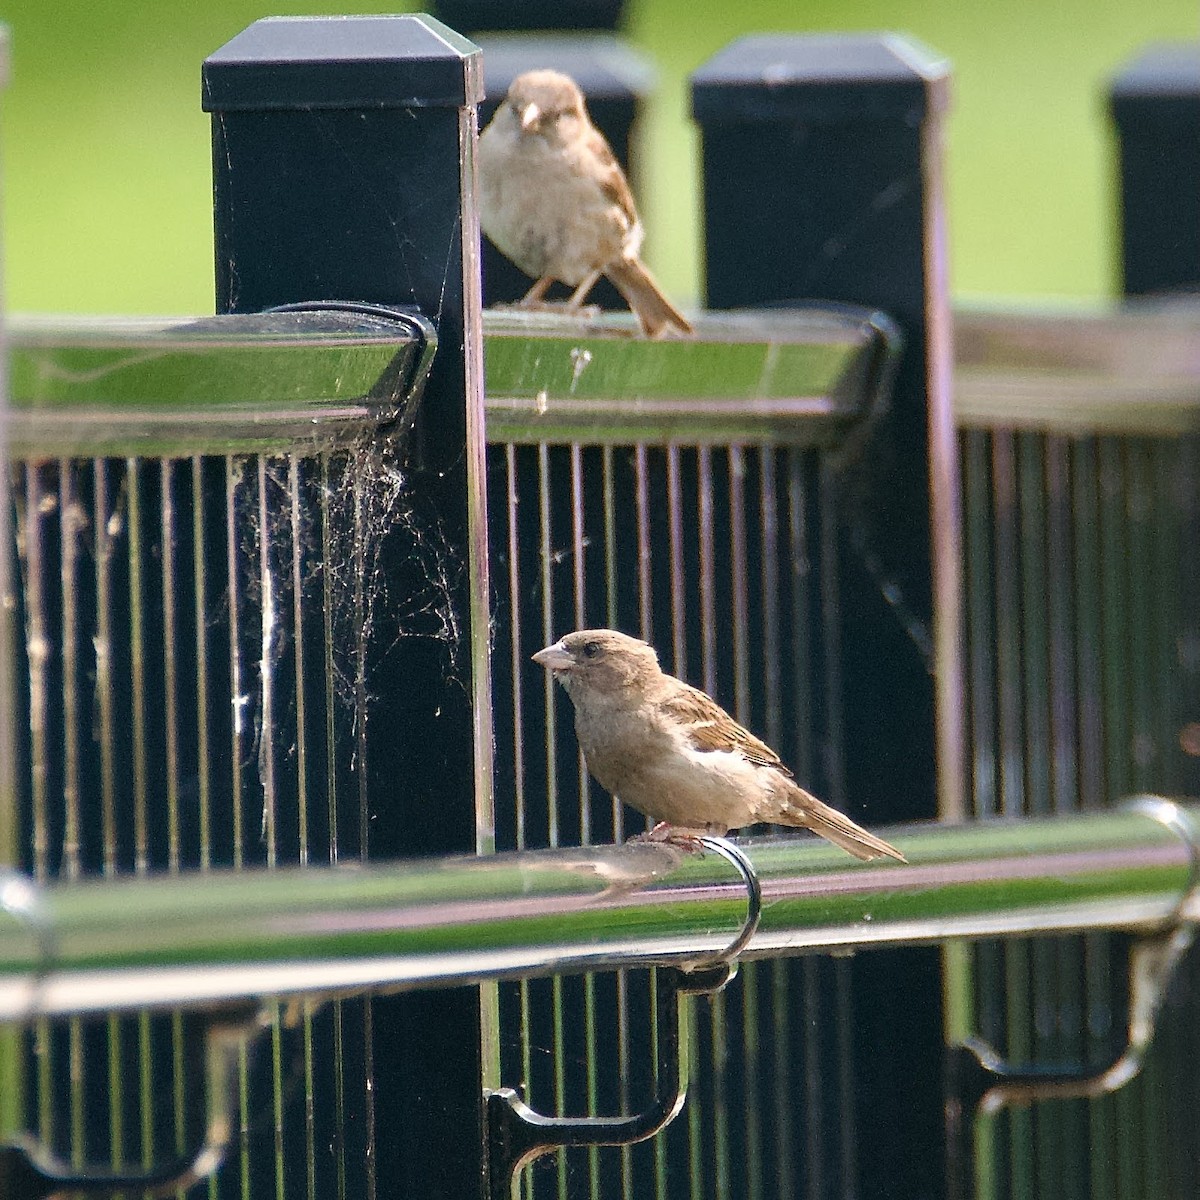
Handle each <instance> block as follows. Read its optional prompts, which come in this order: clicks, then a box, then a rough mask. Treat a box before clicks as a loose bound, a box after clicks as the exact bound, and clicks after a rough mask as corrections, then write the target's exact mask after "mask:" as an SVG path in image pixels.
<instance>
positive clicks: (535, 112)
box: [518, 104, 542, 133]
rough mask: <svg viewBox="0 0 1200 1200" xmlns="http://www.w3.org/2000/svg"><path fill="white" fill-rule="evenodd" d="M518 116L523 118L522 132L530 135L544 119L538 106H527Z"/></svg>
mask: <svg viewBox="0 0 1200 1200" xmlns="http://www.w3.org/2000/svg"><path fill="white" fill-rule="evenodd" d="M518 115H519V116H520V118H521V132H522V133H530V132H532V131H533V130H534V129H536V128H537V124H538V122H539V121H540V120H541V119H542V110H541V109H540V108H538V106H537V105H536V104H527V105H525V107H524V108H523V109H521V111H520V113H519V114H518Z"/></svg>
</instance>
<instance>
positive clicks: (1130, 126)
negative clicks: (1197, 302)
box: [1109, 42, 1200, 296]
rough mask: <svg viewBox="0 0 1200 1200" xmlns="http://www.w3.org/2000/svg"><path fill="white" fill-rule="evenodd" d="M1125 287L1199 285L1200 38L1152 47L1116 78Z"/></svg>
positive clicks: (1143, 290)
mask: <svg viewBox="0 0 1200 1200" xmlns="http://www.w3.org/2000/svg"><path fill="white" fill-rule="evenodd" d="M1109 104H1110V106H1111V109H1112V115H1113V120H1114V122H1115V123H1116V129H1117V148H1118V155H1119V161H1120V194H1119V196H1118V201H1119V204H1120V221H1121V224H1120V232H1121V262H1120V267H1121V289H1122V291H1123V292H1124V293H1125V294H1126V295H1127V296H1141V295H1145V294H1147V293H1157V292H1196V291H1200V42H1188V43H1174V44H1172V43H1160V44H1158V45H1153V46H1149V47H1147V48H1146V49H1145V50H1143V51H1142V52H1141V53H1139V54H1138V55H1137V56H1136V57H1135V58H1134V59H1133V60H1132V61H1131V62H1129V63H1128V64H1127V65H1126V66H1124V67H1123V68H1122V69H1121V70H1120V71H1119V72H1118V73H1117V75H1116V77H1115V78H1114V79H1113V81H1112V85H1111V88H1110V91H1109Z"/></svg>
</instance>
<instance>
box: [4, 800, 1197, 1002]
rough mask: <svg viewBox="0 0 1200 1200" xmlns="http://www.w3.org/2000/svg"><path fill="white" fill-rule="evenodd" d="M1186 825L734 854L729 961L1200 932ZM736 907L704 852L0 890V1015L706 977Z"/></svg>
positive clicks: (1029, 825) (1119, 816)
mask: <svg viewBox="0 0 1200 1200" xmlns="http://www.w3.org/2000/svg"><path fill="white" fill-rule="evenodd" d="M1198 817H1200V807H1196V808H1187V807H1183V806H1178V805H1175V804H1173V803H1171V802H1170V801H1166V800H1157V799H1149V798H1147V799H1144V800H1141V801H1138V802H1136V803H1135V804H1134V805H1132V806H1130V807H1127V808H1123V809H1121V810H1117V811H1112V812H1104V813H1089V814H1080V815H1077V816H1071V817H1055V818H1047V819H1031V820H1019V821H1018V820H1014V821H989V822H980V823H971V824H962V825H934V824H930V825H914V826H907V827H898V828H892V829H886V830H881V831H880V832H881V833H883V834H884V835H886V837H887V838H888V839H889V840H890V841H891V842H893V843H895V844H897V845H898V846H900V847H901V848H902V849H903V851H904V853H905V854H906V855H907V856H908V859H909V862H908V865H902V864H899V863H895V862H891V861H890V860H884V861H882V862H878V861H877V862H873V863H860V862H855V861H853V860H851V859H849V858H848V857H847V856H846V855H845V854H843V853H842V852H841V851H840V850H838V849H836V848H835V847H832V846H828V845H826V844H825V843H823V842H820V841H818V840H817V839H815V838H812V837H809V836H808V835H800V836H791V837H768V838H752V839H746V840H743V841H741V842H739V845H740V847H741V849H742V850H743V852H744V854H745V856H746V857H747V859H748V860H749V862H750V864H751V866H752V867H753V870H754V872H755V874H756V875H757V877H758V879H759V881H760V884H761V890H762V911H761V919H760V921H759V923H758V926H757V928H756V930H755V932H754V935H753V938H752V939H751V941H750V942H749V945H748V947H747V949H746V953H747V954H749V955H751V956H772V955H780V954H792V953H801V952H808V951H839V950H851V949H855V948H859V947H870V946H888V945H891V946H895V945H909V944H914V943H929V942H937V941H942V940H944V939H949V938H976V937H995V936H1004V935H1008V936H1017V935H1029V934H1034V933H1038V934H1044V933H1053V932H1067V931H1079V930H1089V929H1102V928H1109V929H1123V930H1136V931H1147V930H1154V929H1159V928H1163V927H1165V926H1168V925H1170V924H1171V923H1172V922H1174V921H1177V920H1179V919H1187V920H1195V919H1197V918H1198V917H1200V903H1198V902H1197V899H1196V896H1195V894H1194V891H1193V889H1194V886H1195V883H1196V861H1197V849H1196V847H1197V842H1196V839H1195V836H1194V835H1193V821H1194V820H1195V819H1196V818H1198ZM747 899H748V897H747V888H746V885H745V883H744V881H743V880H742V878H741V877H740V876H739V875H738V874H737V872H736V871H735V870H734V868H733V867H732V866H731V865H730V863H729V861H728V860H727V859H726V858H725V857H722V856H720V855H716V854H703V855H693V856H688V855H686V854H685V853H684V852H683V851H681V850H679V849H678V848H676V847H673V846H665V845H661V844H651V843H634V844H627V845H624V846H593V847H586V848H583V849H576V850H548V851H534V852H526V853H521V854H500V855H496V856H494V857H485V858H468V857H460V858H453V859H444V860H433V861H408V862H404V863H399V864H395V865H388V866H381V865H371V866H363V867H353V868H351V867H342V868H307V869H303V870H300V869H287V870H277V871H264V870H257V871H242V872H236V873H235V872H225V871H213V872H209V873H204V874H201V873H192V874H188V875H181V876H172V877H151V878H140V879H131V880H111V881H97V882H87V883H73V884H61V885H55V886H52V887H47V888H45V889H42V890H38V889H36V888H34V886H33V885H32V884H31V883H30V882H29V881H28V880H26V879H25V878H23V877H21V876H17V875H12V876H9V877H8V878H7V880H5V881H3V882H2V883H0V906H2V909H3V915H2V924H0V1018H4V1019H7V1020H21V1019H26V1018H29V1017H31V1016H33V1015H39V1014H49V1015H53V1014H68V1013H81V1012H88V1011H102V1010H113V1009H135V1008H144V1007H147V1006H156V1005H206V1004H216V1003H222V1002H228V1001H232V1000H239V999H246V998H251V997H259V996H286V995H295V994H300V993H320V992H324V993H327V994H329V993H344V992H346V991H352V990H360V989H369V988H386V989H404V988H419V987H430V986H445V985H451V984H465V983H471V982H476V981H480V980H486V979H500V978H514V977H522V976H534V975H548V974H560V973H567V972H576V971H582V970H587V969H596V968H616V967H631V966H638V965H647V964H663V963H675V964H687V963H702V962H704V961H706V960H707V959H711V958H713V957H714V956H718V955H720V953H721V952H722V951H723V950H724V949H725V948H726V947H727V946H729V945H730V944H731V943H733V942H734V941H735V939H736V938H737V936H738V934H739V932H740V931H741V930H742V928H743V925H744V923H745V921H746V919H747V909H748V903H747Z"/></svg>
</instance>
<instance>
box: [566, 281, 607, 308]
mask: <svg viewBox="0 0 1200 1200" xmlns="http://www.w3.org/2000/svg"><path fill="white" fill-rule="evenodd" d="M599 278H600V272H599V271H593V272H592V273H591V274H590V275H586V276H585V277H584V280H583V282H582V283H581V284H580V285H579V286H578V287H577V288H576V289H575V290H574V291H573V292H572V293H571V298H570V299H569V300H568V301H567V311H568V312H575V311H576V310H577V309H579V308H582V306H583V302H584V301H585V300H586V299H587V296H588V292H590V291H591V290H592V288H594V287H595V286H596V281H597V280H598V279H599Z"/></svg>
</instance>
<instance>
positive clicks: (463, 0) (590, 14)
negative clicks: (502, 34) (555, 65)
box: [434, 0, 625, 33]
mask: <svg viewBox="0 0 1200 1200" xmlns="http://www.w3.org/2000/svg"><path fill="white" fill-rule="evenodd" d="M434 7H435V9H436V11H437V14H438V16H439V17H441V18H442V19H443V20H445V21H449V22H450V24H451V25H453V26H454V28H455V29H463V30H465V31H466V32H468V33H479V32H481V31H483V30H487V31H488V32H492V33H494V32H498V31H499V30H501V29H507V30H512V31H514V32H516V31H522V30H533V29H569V30H574V31H578V30H582V29H616V27H617V25H618V23H619V22H620V20H621V11H622V9H624V7H625V0H508V2H507V3H505V2H504V0H438V3H437V4H436V5H435V6H434Z"/></svg>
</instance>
